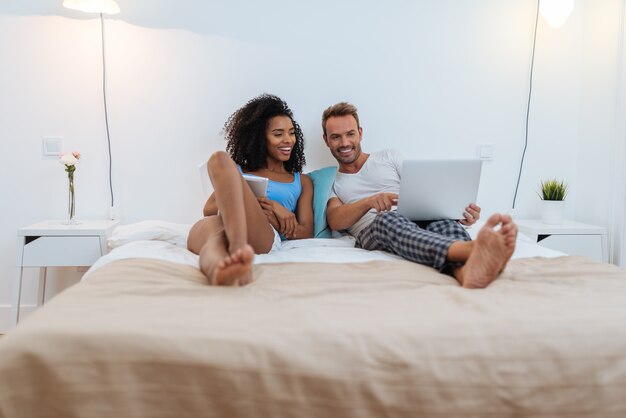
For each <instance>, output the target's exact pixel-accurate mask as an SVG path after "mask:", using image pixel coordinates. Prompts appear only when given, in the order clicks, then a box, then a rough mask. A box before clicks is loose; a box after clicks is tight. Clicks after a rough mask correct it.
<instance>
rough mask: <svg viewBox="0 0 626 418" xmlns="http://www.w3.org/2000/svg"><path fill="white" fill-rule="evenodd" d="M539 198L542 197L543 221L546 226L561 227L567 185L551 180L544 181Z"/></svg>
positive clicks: (540, 187)
mask: <svg viewBox="0 0 626 418" xmlns="http://www.w3.org/2000/svg"><path fill="white" fill-rule="evenodd" d="M539 189H540V193H538V194H539V197H541V200H543V202H542V205H543V207H542V211H541V221H542V222H543V223H544V224H551V225H559V224H561V223H563V212H564V210H565V196H567V184H566V183H565V182H564V181H562V180H561V181H559V180H556V179H550V180H545V181H542V182H541V184H540V186H539Z"/></svg>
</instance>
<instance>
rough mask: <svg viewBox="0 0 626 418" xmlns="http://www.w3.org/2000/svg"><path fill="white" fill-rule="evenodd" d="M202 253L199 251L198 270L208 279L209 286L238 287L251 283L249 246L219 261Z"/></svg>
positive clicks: (250, 253) (252, 253)
mask: <svg viewBox="0 0 626 418" xmlns="http://www.w3.org/2000/svg"><path fill="white" fill-rule="evenodd" d="M203 250H204V248H203ZM204 252H205V251H200V270H202V272H203V273H204V274H205V275H206V276H207V277H208V278H209V283H210V284H213V285H218V286H238V285H245V284H248V283H250V282H251V281H252V260H253V259H254V250H253V249H252V247H251V246H250V245H247V244H246V245H244V246H243V247H241V248H239V249H237V250H235V251H233V252H232V253H231V254H227V255H226V256H225V257H223V258H221V259H216V257H215V256H212V255H211V254H209V253H208V252H207V254H204Z"/></svg>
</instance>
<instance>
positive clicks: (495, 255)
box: [454, 214, 517, 288]
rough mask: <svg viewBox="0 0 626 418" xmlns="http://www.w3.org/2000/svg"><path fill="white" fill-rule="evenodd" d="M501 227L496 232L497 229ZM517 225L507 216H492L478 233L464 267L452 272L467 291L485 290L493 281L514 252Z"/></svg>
mask: <svg viewBox="0 0 626 418" xmlns="http://www.w3.org/2000/svg"><path fill="white" fill-rule="evenodd" d="M498 225H500V228H499V229H498V230H496V227H497V226H498ZM516 236H517V226H516V225H515V223H514V222H513V220H512V219H511V217H510V216H508V215H500V214H494V215H491V216H490V217H489V219H488V220H487V223H486V224H485V226H483V227H482V228H481V229H480V231H478V236H477V237H476V240H475V241H473V243H474V246H473V248H472V251H471V253H470V255H469V257H468V259H467V261H466V262H465V264H464V265H463V266H462V267H460V268H458V269H456V270H455V271H454V277H455V278H456V279H457V280H458V281H459V283H460V284H461V286H463V287H466V288H484V287H487V285H489V284H490V283H491V282H492V281H493V280H495V279H496V278H497V277H498V276H499V275H500V273H501V272H502V270H504V267H505V266H506V263H507V262H508V261H509V259H510V258H511V256H512V255H513V252H514V250H515V238H516Z"/></svg>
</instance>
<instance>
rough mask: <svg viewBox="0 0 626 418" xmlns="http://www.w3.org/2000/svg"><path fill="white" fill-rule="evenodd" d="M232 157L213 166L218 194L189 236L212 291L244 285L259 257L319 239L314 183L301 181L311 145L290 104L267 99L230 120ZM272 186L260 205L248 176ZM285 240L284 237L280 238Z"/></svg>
mask: <svg viewBox="0 0 626 418" xmlns="http://www.w3.org/2000/svg"><path fill="white" fill-rule="evenodd" d="M224 133H225V136H226V139H227V140H228V144H227V146H226V151H227V152H228V154H227V153H226V152H223V151H218V152H216V153H214V154H213V155H211V158H209V161H208V164H207V167H208V171H209V177H210V179H211V183H212V184H213V189H214V192H213V194H211V196H210V197H209V199H208V200H207V202H206V204H205V205H204V216H205V217H204V218H203V219H202V220H200V221H198V222H197V223H196V224H195V225H194V226H193V227H192V228H191V230H190V231H189V237H188V239H187V247H188V248H189V250H191V251H192V252H194V253H196V254H198V255H199V256H200V270H201V271H202V272H203V273H204V274H205V275H206V276H207V278H208V279H209V282H210V283H211V284H216V285H232V286H237V285H245V284H247V283H249V282H250V281H251V280H252V270H251V269H252V260H253V258H254V254H255V253H256V254H265V253H268V252H270V251H272V250H275V249H278V248H280V243H281V236H280V234H282V235H283V236H284V237H285V238H286V239H300V238H311V237H312V236H313V183H312V182H311V179H310V178H309V177H308V176H306V175H304V174H301V172H302V167H303V166H304V164H305V158H304V138H303V135H302V131H301V130H300V126H299V125H298V124H297V123H296V121H295V120H294V119H293V113H292V111H291V109H290V108H289V106H287V103H285V102H284V101H283V100H281V99H280V98H278V97H276V96H272V95H269V94H263V95H261V96H259V97H256V98H254V99H252V100H250V101H249V102H248V103H247V104H246V105H245V106H243V107H242V108H240V109H239V110H237V111H236V112H235V113H233V115H232V116H231V117H230V118H229V119H228V120H227V121H226V124H225V125H224ZM243 173H245V174H252V175H256V176H261V177H267V178H268V179H269V185H268V188H267V197H262V198H257V197H256V196H255V195H254V193H253V192H252V190H251V189H250V186H248V184H247V183H246V181H245V180H244V179H243V177H242V174H243ZM279 233H280V234H279Z"/></svg>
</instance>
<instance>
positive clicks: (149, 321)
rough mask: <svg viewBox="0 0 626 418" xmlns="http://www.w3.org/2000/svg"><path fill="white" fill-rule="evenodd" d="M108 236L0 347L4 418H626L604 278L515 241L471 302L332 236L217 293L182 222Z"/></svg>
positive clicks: (613, 297) (622, 318) (619, 283)
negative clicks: (104, 249) (104, 247)
mask: <svg viewBox="0 0 626 418" xmlns="http://www.w3.org/2000/svg"><path fill="white" fill-rule="evenodd" d="M120 228H121V227H120ZM120 228H118V230H116V233H114V235H113V236H112V238H111V241H110V242H111V245H112V246H113V247H114V248H113V250H112V251H111V253H109V254H108V255H107V256H105V257H103V258H102V259H100V260H99V261H98V262H97V263H96V264H94V266H92V268H91V269H90V270H89V271H88V273H87V274H86V275H85V277H84V279H83V281H81V282H80V283H79V284H77V285H75V286H72V287H71V288H69V289H68V290H66V291H64V292H62V293H61V294H59V295H58V296H56V297H54V298H53V299H52V300H51V301H50V302H48V303H47V304H46V305H44V306H43V307H42V308H40V309H38V310H37V311H36V312H35V313H33V314H32V315H30V316H29V317H27V318H26V319H24V320H23V321H22V322H21V323H20V325H19V326H18V327H16V328H15V329H13V330H11V331H10V332H9V333H8V334H7V335H6V336H4V337H2V338H1V339H0V417H4V418H13V417H29V418H37V417H116V416H119V417H256V416H258V417H383V416H390V417H396V416H398V417H400V416H406V417H433V418H434V417H436V418H442V417H450V418H452V417H603V418H606V417H624V416H626V400H625V399H626V273H625V272H624V271H623V270H621V269H619V268H617V267H615V266H612V265H608V264H601V263H598V262H595V261H592V260H589V259H585V258H582V257H569V256H565V255H563V254H561V253H557V252H554V251H551V250H548V249H545V248H542V247H539V246H537V245H536V244H533V243H532V242H530V240H527V239H525V237H524V236H523V235H520V237H519V238H518V243H517V249H516V253H515V254H514V257H513V259H512V260H511V261H510V262H509V264H508V266H507V269H506V270H505V272H504V273H503V274H502V275H501V277H500V278H498V279H497V280H496V281H495V282H494V283H492V284H491V285H490V286H489V287H488V288H487V289H482V290H466V289H462V288H460V287H459V286H458V284H457V283H456V281H455V280H454V279H452V278H450V277H448V276H444V275H441V274H439V273H437V272H436V271H434V270H433V269H430V268H427V267H423V266H419V265H417V264H413V263H409V262H406V261H404V260H401V259H399V258H397V257H394V256H390V255H388V254H385V253H382V252H367V251H364V250H359V249H356V248H354V242H353V240H352V239H351V238H348V237H340V238H332V239H312V240H302V241H293V242H290V243H289V244H287V246H286V248H285V249H284V250H283V251H281V252H278V253H275V254H269V255H263V256H257V257H256V259H255V265H254V267H253V270H254V276H255V281H254V282H253V283H252V284H251V285H248V286H245V287H239V288H221V287H212V286H207V284H206V280H205V278H204V276H203V275H202V274H201V273H200V272H199V271H198V269H197V268H196V265H197V258H196V256H195V255H193V254H191V253H189V252H188V251H187V250H186V249H185V248H184V237H185V233H186V228H188V226H185V225H175V224H167V223H163V222H156V221H155V222H152V223H150V222H147V223H139V224H136V225H132V226H126V228H121V229H120ZM473 231H474V232H475V231H476V228H473Z"/></svg>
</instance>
